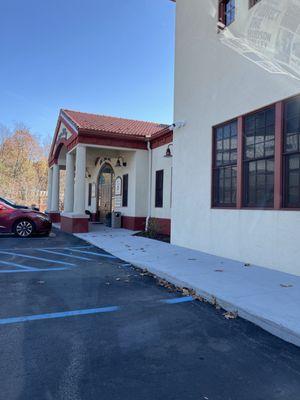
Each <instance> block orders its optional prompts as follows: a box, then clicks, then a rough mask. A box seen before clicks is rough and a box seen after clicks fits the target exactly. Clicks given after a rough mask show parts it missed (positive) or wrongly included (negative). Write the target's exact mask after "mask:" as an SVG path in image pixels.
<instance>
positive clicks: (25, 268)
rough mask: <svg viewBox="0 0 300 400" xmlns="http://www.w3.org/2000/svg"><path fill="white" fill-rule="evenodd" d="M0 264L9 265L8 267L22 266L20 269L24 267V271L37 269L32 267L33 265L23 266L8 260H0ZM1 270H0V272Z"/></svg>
mask: <svg viewBox="0 0 300 400" xmlns="http://www.w3.org/2000/svg"><path fill="white" fill-rule="evenodd" d="M0 264H3V265H9V266H10V267H17V268H22V269H24V270H26V271H36V270H37V268H34V267H25V266H24V265H21V264H17V263H14V262H8V261H0ZM2 271H3V270H2ZM2 271H1V270H0V272H2Z"/></svg>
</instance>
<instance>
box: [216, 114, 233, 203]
mask: <svg viewBox="0 0 300 400" xmlns="http://www.w3.org/2000/svg"><path fill="white" fill-rule="evenodd" d="M213 174H214V205H215V206H217V207H235V206H236V186H237V121H236V120H235V121H232V122H230V123H226V124H224V125H221V126H219V127H217V128H215V130H214V171H213Z"/></svg>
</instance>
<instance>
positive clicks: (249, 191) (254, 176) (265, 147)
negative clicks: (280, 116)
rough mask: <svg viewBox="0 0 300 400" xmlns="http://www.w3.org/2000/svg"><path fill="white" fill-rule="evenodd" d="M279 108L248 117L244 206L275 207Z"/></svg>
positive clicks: (246, 120) (245, 131)
mask: <svg viewBox="0 0 300 400" xmlns="http://www.w3.org/2000/svg"><path fill="white" fill-rule="evenodd" d="M274 156H275V108H274V107H271V108H269V109H266V110H263V111H259V112H257V113H255V114H251V115H248V116H246V117H245V123H244V188H245V192H244V205H245V206H247V207H274Z"/></svg>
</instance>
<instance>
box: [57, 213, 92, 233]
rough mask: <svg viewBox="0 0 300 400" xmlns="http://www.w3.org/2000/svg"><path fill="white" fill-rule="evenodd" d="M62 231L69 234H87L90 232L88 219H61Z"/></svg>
mask: <svg viewBox="0 0 300 400" xmlns="http://www.w3.org/2000/svg"><path fill="white" fill-rule="evenodd" d="M60 228H61V230H62V231H63V232H68V233H86V232H88V231H89V220H88V219H87V218H68V217H64V216H62V217H61V227H60Z"/></svg>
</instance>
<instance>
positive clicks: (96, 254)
mask: <svg viewBox="0 0 300 400" xmlns="http://www.w3.org/2000/svg"><path fill="white" fill-rule="evenodd" d="M65 250H72V251H76V252H77V253H83V254H91V255H93V256H99V257H106V258H114V259H116V258H117V257H115V256H111V255H110V254H104V253H95V252H94V251H83V250H77V249H71V248H66V249H65Z"/></svg>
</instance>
